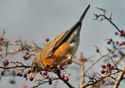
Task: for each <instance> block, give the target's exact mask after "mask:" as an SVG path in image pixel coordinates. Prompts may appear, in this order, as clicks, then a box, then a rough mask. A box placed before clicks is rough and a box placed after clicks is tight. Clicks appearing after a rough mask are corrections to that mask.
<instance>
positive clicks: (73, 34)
mask: <svg viewBox="0 0 125 88" xmlns="http://www.w3.org/2000/svg"><path fill="white" fill-rule="evenodd" d="M89 8H90V5H88V7H87V8H86V10H85V11H84V13H83V14H82V16H81V17H80V19H79V20H78V22H77V23H76V24H75V25H74V26H73V27H72V28H70V29H69V30H67V31H65V32H63V33H62V34H60V35H59V36H57V37H56V38H55V39H54V40H52V41H50V42H49V43H48V44H47V45H46V46H45V47H44V48H43V49H42V50H41V52H40V53H39V54H38V55H37V57H36V58H35V59H34V61H33V62H32V65H31V73H30V77H31V76H32V74H34V75H33V78H34V77H35V75H36V73H37V72H39V71H50V72H53V71H54V70H55V69H57V68H59V67H63V66H66V65H68V64H71V62H72V57H73V56H74V54H75V53H76V51H77V48H78V46H79V40H80V29H81V26H82V20H83V19H84V17H85V15H86V13H87V11H88V9H89Z"/></svg>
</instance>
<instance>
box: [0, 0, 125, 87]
mask: <svg viewBox="0 0 125 88" xmlns="http://www.w3.org/2000/svg"><path fill="white" fill-rule="evenodd" d="M88 4H90V5H91V7H90V9H89V11H88V13H87V14H86V17H85V18H84V20H83V23H82V28H81V35H80V38H81V39H80V45H79V49H78V51H77V53H76V56H77V58H79V57H80V53H81V52H82V53H83V55H84V57H85V58H88V57H91V56H94V57H93V58H91V60H94V61H95V60H96V59H98V58H99V57H100V55H99V54H98V53H96V48H95V47H94V45H96V46H98V48H99V49H100V52H101V53H102V54H103V55H104V54H106V53H107V52H108V51H107V49H106V47H111V46H110V45H107V39H110V38H113V40H115V41H116V40H119V41H120V40H121V41H122V39H121V38H120V37H118V36H115V35H114V33H115V32H116V31H117V30H116V29H115V28H114V27H113V26H112V25H111V24H110V23H109V22H108V21H107V20H104V21H102V22H98V21H96V20H93V19H94V18H95V17H94V15H93V14H94V13H97V14H100V13H102V12H101V11H99V10H98V9H96V8H95V7H100V8H104V9H106V10H107V14H106V15H107V16H108V17H109V16H110V14H111V13H112V15H113V16H112V21H113V22H114V23H115V24H116V25H117V26H118V27H119V28H120V29H121V30H124V28H125V24H124V19H125V11H124V9H125V1H124V0H0V35H1V34H2V32H3V30H5V32H6V34H5V38H7V39H8V40H11V41H15V40H17V39H19V37H21V38H22V40H23V41H26V42H27V43H28V44H32V41H34V42H35V43H36V44H37V45H38V46H40V47H43V43H45V44H46V41H45V39H46V38H49V39H50V40H53V39H54V38H55V37H56V36H58V35H59V34H60V33H62V32H64V31H66V30H68V29H70V28H71V27H72V26H73V25H74V24H75V23H76V22H77V21H78V19H79V18H80V16H81V15H82V13H83V11H84V10H85V8H86V7H87V6H88ZM6 58H9V60H13V61H22V62H24V63H26V64H31V63H32V60H33V59H30V60H27V61H26V62H25V60H23V57H22V56H21V55H20V56H19V55H18V56H13V57H11V58H10V57H6ZM102 61H103V60H101V61H100V62H99V63H97V64H96V65H94V66H93V67H92V68H91V69H90V70H89V71H88V72H87V73H86V74H88V73H89V74H91V73H93V72H98V73H100V71H101V70H100V69H101V65H102V64H103V62H102ZM90 64H91V63H89V62H87V63H86V64H85V67H87V66H89V65H90ZM72 66H74V67H76V65H75V64H72V65H71V66H69V69H67V70H66V72H67V73H71V76H70V77H69V78H70V80H69V82H70V83H71V84H72V85H73V86H75V87H76V88H78V84H79V83H80V80H81V79H80V76H81V72H80V68H79V67H78V66H77V67H76V69H75V70H74V69H71V67H72ZM121 67H122V66H121ZM10 79H14V80H15V81H16V83H15V84H14V85H13V84H10V83H9V80H10ZM86 80H87V78H86ZM86 83H87V82H86ZM53 84H54V83H53ZM24 85H25V86H27V88H31V87H32V86H34V85H36V84H35V83H33V82H31V81H29V80H27V81H26V80H25V79H24V78H22V77H15V78H13V77H11V76H7V77H2V78H1V80H0V88H17V87H18V88H23V87H24ZM123 85H124V84H123V83H121V85H120V86H121V87H119V88H123ZM52 87H53V85H48V84H44V85H41V86H40V87H39V88H52ZM57 88H67V86H66V85H65V84H64V83H63V82H62V81H59V83H58V85H57Z"/></svg>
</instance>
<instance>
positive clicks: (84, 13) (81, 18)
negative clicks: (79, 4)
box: [79, 4, 90, 22]
mask: <svg viewBox="0 0 125 88" xmlns="http://www.w3.org/2000/svg"><path fill="white" fill-rule="evenodd" d="M89 8H90V4H89V5H88V7H87V8H86V10H85V11H84V12H83V14H82V16H81V17H80V19H79V22H82V20H83V19H84V17H85V15H86V13H87V11H88V9H89Z"/></svg>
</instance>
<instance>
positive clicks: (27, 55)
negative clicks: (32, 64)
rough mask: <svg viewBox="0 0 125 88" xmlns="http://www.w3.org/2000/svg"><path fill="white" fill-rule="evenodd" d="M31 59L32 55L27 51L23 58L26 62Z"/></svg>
mask: <svg viewBox="0 0 125 88" xmlns="http://www.w3.org/2000/svg"><path fill="white" fill-rule="evenodd" d="M30 57H31V55H30V54H29V53H28V52H27V51H25V55H24V56H23V58H24V60H28V59H29V58H30Z"/></svg>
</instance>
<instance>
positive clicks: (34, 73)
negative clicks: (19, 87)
mask: <svg viewBox="0 0 125 88" xmlns="http://www.w3.org/2000/svg"><path fill="white" fill-rule="evenodd" d="M36 73H37V71H35V72H31V73H30V75H29V77H32V75H33V79H34V78H35V75H36Z"/></svg>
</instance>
